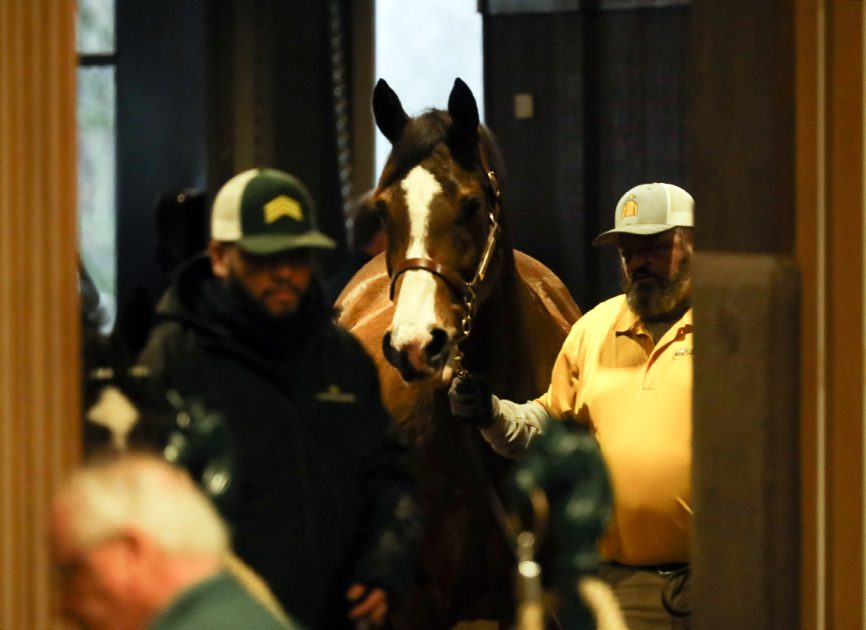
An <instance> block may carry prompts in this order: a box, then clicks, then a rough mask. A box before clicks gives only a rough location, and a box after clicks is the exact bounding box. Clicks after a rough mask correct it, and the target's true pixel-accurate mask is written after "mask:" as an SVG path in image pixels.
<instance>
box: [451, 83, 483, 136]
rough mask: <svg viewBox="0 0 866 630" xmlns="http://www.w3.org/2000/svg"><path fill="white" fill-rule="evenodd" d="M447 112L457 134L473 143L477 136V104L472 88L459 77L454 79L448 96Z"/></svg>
mask: <svg viewBox="0 0 866 630" xmlns="http://www.w3.org/2000/svg"><path fill="white" fill-rule="evenodd" d="M448 113H449V114H451V120H452V121H453V122H454V131H455V132H456V134H457V136H458V137H459V138H460V139H462V140H465V141H466V142H469V143H472V144H474V143H475V140H476V139H477V138H478V122H479V120H478V105H477V104H476V103H475V97H474V96H472V90H470V89H469V86H468V85H466V84H465V83H464V82H463V80H462V79H460V78H457V79H454V87H452V88H451V95H450V96H449V97H448Z"/></svg>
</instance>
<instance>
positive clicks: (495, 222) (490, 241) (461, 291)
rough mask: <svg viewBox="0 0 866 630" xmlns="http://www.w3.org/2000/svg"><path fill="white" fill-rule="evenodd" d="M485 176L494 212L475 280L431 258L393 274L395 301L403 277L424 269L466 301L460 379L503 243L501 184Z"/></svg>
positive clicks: (457, 362) (411, 261) (404, 264)
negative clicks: (485, 285) (481, 294)
mask: <svg viewBox="0 0 866 630" xmlns="http://www.w3.org/2000/svg"><path fill="white" fill-rule="evenodd" d="M485 162H486V160H484V158H483V156H482V164H484V165H485V166H486V164H485ZM485 173H486V175H487V183H488V185H489V187H490V188H489V192H490V197H491V209H490V212H489V214H488V216H487V218H488V221H489V224H490V228H489V230H488V231H487V241H486V242H485V243H484V249H483V250H482V252H481V258H480V259H479V260H478V267H476V268H475V274H474V275H473V276H472V280H470V281H469V282H466V281H465V280H463V278H462V277H461V276H460V274H459V273H457V272H456V271H454V270H453V269H449V268H448V267H446V266H445V265H441V264H439V263H438V262H436V261H435V260H431V259H429V258H407V259H406V260H403V261H401V262H400V263H399V264H397V265H395V266H394V268H393V269H392V271H391V286H390V288H389V291H390V297H391V300H392V301H393V300H394V288H395V286H396V284H397V278H399V277H400V275H401V274H404V273H406V272H407V271H410V270H413V269H423V270H424V271H429V272H430V273H432V274H433V275H436V276H439V277H440V278H442V280H444V281H445V284H447V285H448V286H449V287H450V288H451V290H452V291H454V293H456V294H457V295H458V296H460V297H461V298H462V300H463V317H462V318H461V319H460V330H459V331H458V337H457V339H456V340H455V342H454V354H453V362H454V370H455V372H456V373H457V375H458V376H463V375H465V374H466V370H465V368H464V367H463V352H462V351H461V350H460V342H461V341H463V340H464V339H466V338H467V337H468V336H469V333H470V332H471V331H472V319H473V317H474V316H475V310H476V309H477V308H478V304H477V301H476V298H477V290H478V287H479V286H480V285H481V283H482V282H484V278H485V277H486V276H487V270H488V268H489V267H490V261H491V259H492V258H493V250H494V249H496V244H497V242H498V241H499V200H500V195H501V193H500V191H499V182H498V180H497V179H496V173H494V172H493V171H492V170H490V169H487V168H485Z"/></svg>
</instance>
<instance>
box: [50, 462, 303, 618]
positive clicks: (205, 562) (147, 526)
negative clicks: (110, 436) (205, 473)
mask: <svg viewBox="0 0 866 630" xmlns="http://www.w3.org/2000/svg"><path fill="white" fill-rule="evenodd" d="M49 537H50V542H51V550H52V560H53V564H54V566H55V568H56V570H57V574H58V578H59V580H58V585H59V591H60V593H59V595H60V612H61V614H62V615H63V616H64V617H65V618H66V619H68V620H69V621H72V622H74V623H76V624H77V625H79V626H80V627H81V628H84V629H86V630H200V629H202V628H207V629H208V630H234V629H236V628H245V629H249V630H286V629H288V628H291V629H299V628H300V626H298V625H294V624H292V623H288V622H286V621H284V620H280V619H278V617H277V616H275V615H274V614H272V613H271V612H269V611H268V610H267V609H266V608H265V607H264V606H263V605H262V604H261V603H260V602H259V601H258V600H257V599H255V598H254V597H253V596H252V595H251V594H250V593H249V592H248V590H247V589H246V588H244V586H242V585H241V584H240V583H239V582H238V581H236V579H235V578H234V577H233V576H232V575H230V574H229V573H228V572H227V571H225V570H224V568H223V567H224V558H225V556H226V555H227V553H228V550H229V543H228V538H229V537H228V531H227V529H226V526H225V524H224V523H223V521H222V519H221V518H220V517H219V515H218V514H217V512H216V510H215V508H214V507H213V505H212V504H211V503H210V501H209V500H208V499H207V498H206V497H205V496H204V494H203V493H202V492H201V491H200V490H199V489H198V487H197V486H196V485H195V484H194V483H193V482H192V480H191V479H190V478H189V476H188V475H187V474H186V473H185V471H183V470H182V469H180V468H176V467H174V466H172V465H170V464H168V463H166V462H165V461H163V460H161V459H159V458H157V457H155V456H150V455H143V454H136V455H117V456H111V457H105V458H102V459H99V460H96V461H95V462H93V463H91V464H89V465H87V466H85V467H83V468H81V469H79V470H78V471H76V472H75V473H74V474H73V475H72V476H71V477H70V479H69V480H68V481H67V482H66V483H65V484H64V486H63V487H62V488H61V490H60V491H59V493H58V494H57V496H56V497H55V499H54V502H53V503H52V509H51V512H50V521H49Z"/></svg>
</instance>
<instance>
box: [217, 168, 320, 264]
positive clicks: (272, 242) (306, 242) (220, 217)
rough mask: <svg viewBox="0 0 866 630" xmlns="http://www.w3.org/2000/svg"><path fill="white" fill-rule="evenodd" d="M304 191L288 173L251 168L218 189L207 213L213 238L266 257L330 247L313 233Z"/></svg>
mask: <svg viewBox="0 0 866 630" xmlns="http://www.w3.org/2000/svg"><path fill="white" fill-rule="evenodd" d="M315 213H316V210H315V206H314V205H313V200H312V198H311V197H310V193H309V192H308V191H307V188H306V187H305V186H304V185H303V184H302V183H301V182H300V180H298V179H297V178H295V177H292V176H291V175H289V174H288V173H284V172H282V171H277V170H274V169H268V168H254V169H250V170H248V171H244V172H243V173H240V174H238V175H235V176H234V177H232V178H231V179H230V180H229V181H227V182H226V183H225V185H224V186H223V187H222V188H220V190H219V192H218V193H217V196H216V199H214V203H213V210H212V211H211V226H210V234H211V238H212V239H214V240H217V241H225V242H229V243H234V244H235V245H237V246H238V247H239V248H240V249H242V250H243V251H245V252H247V253H250V254H255V255H262V256H266V255H269V254H276V253H278V252H283V251H287V250H291V249H302V248H303V249H334V248H335V247H336V243H335V242H334V241H333V240H332V239H331V238H329V237H328V236H326V235H325V234H323V233H322V232H319V230H317V229H316V216H315Z"/></svg>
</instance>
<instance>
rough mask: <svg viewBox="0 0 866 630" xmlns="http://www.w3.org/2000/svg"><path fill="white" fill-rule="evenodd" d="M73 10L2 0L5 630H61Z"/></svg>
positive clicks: (45, 2) (0, 410) (72, 400)
mask: <svg viewBox="0 0 866 630" xmlns="http://www.w3.org/2000/svg"><path fill="white" fill-rule="evenodd" d="M74 18H75V3H74V2H73V1H71V0H0V628H3V629H4V630H5V629H10V630H11V629H13V628H15V629H19V628H20V629H31V628H32V629H37V628H38V629H42V628H52V627H54V622H53V620H52V596H51V591H50V584H51V580H50V569H49V562H48V549H47V545H46V542H45V535H44V529H43V525H44V522H45V518H46V509H47V505H48V502H49V498H50V495H51V493H52V491H53V489H54V487H55V486H56V484H57V482H58V480H59V479H60V477H61V476H62V474H63V472H64V471H65V470H67V469H68V468H69V467H70V466H72V465H73V464H74V463H75V462H76V461H77V459H78V457H79V450H80V449H79V440H80V438H79V432H80V417H79V411H78V410H79V407H80V395H79V389H80V388H79V383H80V376H79V370H80V368H79V356H80V353H79V339H80V317H79V310H78V298H77V285H76V268H77V267H76V259H77V258H76V214H75V204H76V194H75V191H76V186H75V177H76V171H75V164H76V153H75V146H76V143H75V63H76V61H75V32H74Z"/></svg>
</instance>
